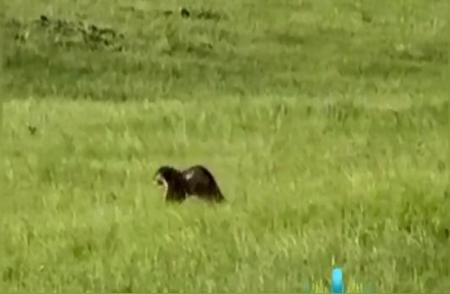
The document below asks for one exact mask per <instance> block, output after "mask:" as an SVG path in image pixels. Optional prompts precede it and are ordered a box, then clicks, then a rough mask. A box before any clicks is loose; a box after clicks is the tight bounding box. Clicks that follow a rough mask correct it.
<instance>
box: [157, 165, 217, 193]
mask: <svg viewBox="0 0 450 294" xmlns="http://www.w3.org/2000/svg"><path fill="white" fill-rule="evenodd" d="M154 180H155V182H156V184H157V185H159V186H164V187H165V189H166V191H165V199H166V201H168V202H182V201H184V200H186V198H187V197H190V196H197V197H199V198H200V199H203V200H207V201H214V202H222V201H224V200H225V197H224V196H223V194H222V192H221V190H220V188H219V186H218V184H217V182H216V180H215V178H214V176H213V175H212V173H211V172H210V171H209V170H208V169H207V168H206V167H204V166H202V165H194V166H191V167H189V168H187V169H185V170H182V171H180V170H177V169H176V168H174V167H171V166H167V165H165V166H161V167H160V168H158V170H157V171H156V173H155V176H154Z"/></svg>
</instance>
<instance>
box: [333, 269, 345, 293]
mask: <svg viewBox="0 0 450 294" xmlns="http://www.w3.org/2000/svg"><path fill="white" fill-rule="evenodd" d="M331 293H333V294H337V293H340V294H342V293H344V274H343V273H342V269H341V268H340V267H335V268H333V270H332V271H331Z"/></svg>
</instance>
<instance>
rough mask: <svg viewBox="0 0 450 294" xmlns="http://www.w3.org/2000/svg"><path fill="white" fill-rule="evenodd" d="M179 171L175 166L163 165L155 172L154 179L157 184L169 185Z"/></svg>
mask: <svg viewBox="0 0 450 294" xmlns="http://www.w3.org/2000/svg"><path fill="white" fill-rule="evenodd" d="M177 173H178V171H177V170H176V169H175V168H173V167H171V166H167V165H163V166H161V167H159V168H158V170H157V171H156V172H155V175H154V176H153V181H154V183H155V184H156V185H157V186H167V185H168V182H170V181H171V179H173V178H174V176H175V175H176V174H177Z"/></svg>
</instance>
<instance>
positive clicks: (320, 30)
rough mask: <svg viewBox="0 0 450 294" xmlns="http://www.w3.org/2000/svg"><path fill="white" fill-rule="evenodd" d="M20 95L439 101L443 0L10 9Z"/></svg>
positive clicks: (14, 88) (11, 82) (7, 25)
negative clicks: (430, 97) (404, 96)
mask: <svg viewBox="0 0 450 294" xmlns="http://www.w3.org/2000/svg"><path fill="white" fill-rule="evenodd" d="M3 5H6V8H5V9H4V10H3V13H2V19H1V22H2V28H3V36H4V37H3V38H4V40H5V42H2V43H3V44H2V45H3V47H4V48H3V49H4V53H5V54H4V55H3V57H4V58H3V67H4V68H3V69H4V72H3V74H2V77H1V81H2V83H3V85H4V87H5V91H4V92H5V93H6V94H7V95H9V96H11V97H15V98H18V97H20V98H21V97H26V96H28V95H33V96H37V97H45V96H49V95H51V96H58V97H65V98H90V99H95V100H118V101H123V100H130V99H143V98H145V99H157V98H189V97H192V96H195V97H205V98H209V97H213V96H224V95H233V96H236V95H239V96H256V95H261V94H270V93H276V94H277V95H288V96H297V95H299V94H302V95H306V96H324V95H339V94H342V93H347V94H360V93H364V94H370V93H375V94H380V93H381V94H384V93H402V92H408V93H412V94H415V93H419V94H420V93H421V94H423V93H426V94H436V95H441V94H443V93H445V91H444V90H443V89H442V88H443V84H444V83H445V78H444V72H445V71H446V70H447V68H448V45H449V44H448V38H446V34H445V31H446V30H445V27H446V25H447V19H449V13H448V12H447V11H448V10H446V9H445V5H446V4H445V1H431V2H429V1H404V2H397V1H395V2H393V1H387V0H382V1H377V2H376V3H373V1H363V0H360V1H353V0H343V1H331V0H325V1H312V0H303V1H286V0H285V1H269V0H264V1H251V0H247V1H233V2H226V1H200V2H198V1H187V2H184V4H183V5H184V6H183V7H184V10H181V8H180V6H179V5H175V3H174V2H170V1H162V0H158V1H151V2H148V1H137V2H134V1H133V2H127V1H117V0H116V1H106V0H101V1H96V2H95V4H93V3H92V2H91V1H86V0H84V1H77V2H71V1H33V2H32V3H29V2H26V3H25V2H24V1H14V3H3Z"/></svg>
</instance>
